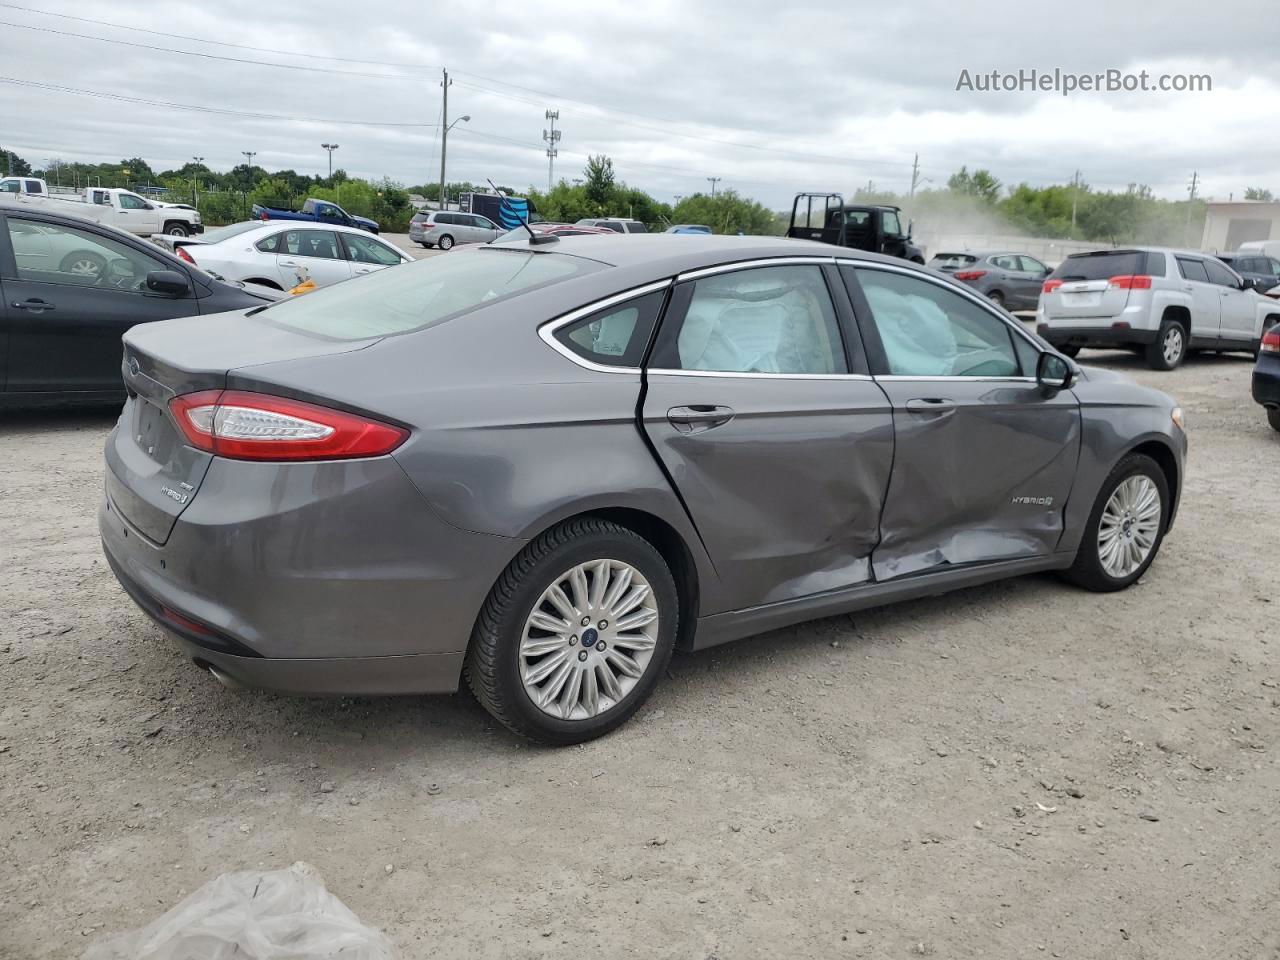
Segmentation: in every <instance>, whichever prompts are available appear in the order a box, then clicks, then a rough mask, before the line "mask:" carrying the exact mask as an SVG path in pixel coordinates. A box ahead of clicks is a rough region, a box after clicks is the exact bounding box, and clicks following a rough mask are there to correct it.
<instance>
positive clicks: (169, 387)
mask: <svg viewBox="0 0 1280 960" xmlns="http://www.w3.org/2000/svg"><path fill="white" fill-rule="evenodd" d="M257 312H258V310H249V311H242V312H236V313H227V314H219V315H215V316H212V317H186V318H182V319H178V320H165V321H161V322H159V323H147V324H141V325H139V326H136V327H134V328H133V329H132V330H130V331H129V332H128V333H126V334H125V336H124V361H123V364H122V374H123V376H124V383H125V388H126V390H127V391H128V399H127V400H126V401H125V405H124V410H123V411H122V412H121V414H120V420H119V421H118V422H117V424H116V428H115V429H114V430H113V431H112V432H111V436H110V437H109V438H108V439H107V448H106V461H107V471H106V488H107V496H108V497H109V498H110V500H111V503H112V506H113V507H114V509H115V510H116V511H117V512H118V513H119V514H120V515H121V516H122V517H123V518H124V519H125V520H127V521H128V522H129V523H130V524H132V525H133V526H134V527H135V528H136V529H137V530H138V531H139V532H140V533H142V534H143V535H144V536H146V537H147V538H148V539H149V540H151V541H153V542H154V543H157V544H160V545H162V546H163V545H164V543H165V542H166V541H167V540H168V539H169V534H170V533H171V532H172V531H173V525H174V524H175V523H176V522H177V520H178V517H180V516H181V515H182V513H183V511H184V510H186V509H187V507H189V506H190V505H191V503H192V501H193V500H195V498H196V494H198V493H199V492H200V485H201V483H202V482H203V481H204V477H205V473H206V472H207V471H208V469H209V464H210V462H211V461H212V460H213V456H212V454H209V453H205V452H204V451H201V450H197V449H195V448H194V447H191V446H189V445H188V444H187V443H186V441H185V438H184V437H183V435H182V433H181V432H180V431H179V430H178V427H177V425H176V424H175V423H174V420H173V414H172V412H171V411H170V409H169V401H170V400H172V399H173V398H174V397H175V396H178V395H179V394H184V393H195V392H196V391H200V390H220V389H222V388H223V387H225V386H226V383H227V373H228V371H230V370H232V369H234V368H237V367H247V366H256V365H258V364H262V363H273V362H276V361H280V360H296V359H303V358H307V357H314V356H323V355H326V354H334V353H347V352H350V351H351V350H359V349H362V348H363V347H366V346H369V345H370V344H372V343H375V342H376V339H370V340H362V341H347V342H337V341H332V340H326V339H321V338H318V337H314V336H307V335H305V334H302V333H299V332H296V331H291V330H285V329H283V328H281V327H276V326H274V325H272V324H270V323H267V322H265V321H263V320H261V319H255V318H254V317H253V316H251V314H255V313H257Z"/></svg>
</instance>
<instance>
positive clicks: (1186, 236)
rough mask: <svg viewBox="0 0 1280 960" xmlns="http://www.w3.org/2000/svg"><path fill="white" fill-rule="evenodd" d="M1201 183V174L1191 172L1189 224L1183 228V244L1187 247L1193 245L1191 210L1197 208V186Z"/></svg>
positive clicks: (1188, 199)
mask: <svg viewBox="0 0 1280 960" xmlns="http://www.w3.org/2000/svg"><path fill="white" fill-rule="evenodd" d="M1199 182H1200V174H1199V173H1198V172H1197V171H1195V170H1192V171H1191V190H1190V192H1189V195H1188V197H1187V223H1186V226H1184V227H1183V228H1182V242H1183V244H1185V245H1187V246H1190V245H1191V238H1190V234H1191V208H1192V207H1193V206H1195V202H1196V184H1197V183H1199Z"/></svg>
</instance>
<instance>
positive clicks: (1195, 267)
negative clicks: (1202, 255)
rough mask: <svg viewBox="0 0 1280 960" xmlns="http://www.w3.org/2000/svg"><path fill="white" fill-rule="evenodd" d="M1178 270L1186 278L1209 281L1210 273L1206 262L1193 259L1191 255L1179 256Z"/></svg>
mask: <svg viewBox="0 0 1280 960" xmlns="http://www.w3.org/2000/svg"><path fill="white" fill-rule="evenodd" d="M1178 272H1179V273H1181V274H1182V278H1183V279H1184V280H1198V281H1199V282H1200V283H1208V282H1209V274H1208V273H1207V272H1205V269H1204V264H1203V263H1202V262H1201V261H1199V260H1193V259H1192V258H1191V257H1178Z"/></svg>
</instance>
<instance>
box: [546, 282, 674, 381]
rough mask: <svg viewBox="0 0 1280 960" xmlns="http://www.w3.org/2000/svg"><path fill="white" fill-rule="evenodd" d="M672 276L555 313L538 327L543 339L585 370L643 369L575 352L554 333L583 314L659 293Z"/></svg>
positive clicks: (557, 351) (601, 371)
mask: <svg viewBox="0 0 1280 960" xmlns="http://www.w3.org/2000/svg"><path fill="white" fill-rule="evenodd" d="M671 283H672V281H671V279H670V278H668V279H666V280H656V281H654V282H653V283H646V284H645V285H644V286H640V287H632V288H631V289H630V290H624V291H622V292H621V293H615V294H611V295H610V296H607V297H604V298H603V299H600V300H594V301H592V302H591V303H588V304H586V305H585V306H581V307H577V308H575V309H574V310H571V311H569V312H568V313H566V314H562V315H561V316H559V317H556V318H555V319H554V320H548V321H547V322H546V323H544V324H543V325H542V326H540V327H539V328H538V336H539V337H541V338H542V342H543V343H545V344H546V345H547V346H549V347H550V348H551V349H552V350H554V351H555V352H556V353H558V354H560V356H562V357H564V358H565V359H567V360H572V361H573V362H574V363H576V364H577V365H578V366H580V367H582V368H583V369H586V370H593V371H595V372H596V373H640V368H639V367H615V366H609V365H608V364H604V363H593V362H592V361H590V360H588V359H587V358H586V357H584V356H582V355H581V354H578V353H574V352H573V351H572V350H570V349H569V348H568V347H566V346H565V345H564V344H563V343H561V342H560V341H559V340H557V339H556V338H555V333H556V331H557V330H559V329H560V328H561V327H564V326H568V325H569V324H571V323H574V322H575V321H577V320H581V319H582V318H583V317H587V316H590V315H591V314H593V313H597V312H599V311H601V310H607V309H609V308H610V307H612V306H615V305H617V304H619V303H625V302H626V301H628V300H634V299H636V298H637V297H643V296H647V295H648V294H650V293H657V292H658V291H659V290H665V289H667V288H668V287H669V286H671Z"/></svg>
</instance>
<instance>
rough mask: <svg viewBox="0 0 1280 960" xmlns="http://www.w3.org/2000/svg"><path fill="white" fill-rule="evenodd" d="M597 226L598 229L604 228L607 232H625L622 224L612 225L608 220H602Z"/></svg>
mask: <svg viewBox="0 0 1280 960" xmlns="http://www.w3.org/2000/svg"><path fill="white" fill-rule="evenodd" d="M596 226H598V227H604V228H605V229H606V230H612V231H613V232H614V233H622V232H623V230H622V224H620V223H610V222H609V221H608V220H601V221H600V222H599V223H598V224H596Z"/></svg>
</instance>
